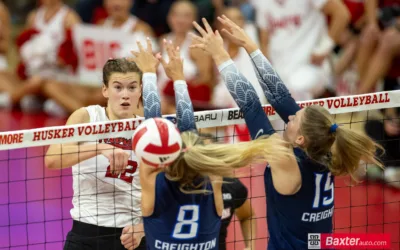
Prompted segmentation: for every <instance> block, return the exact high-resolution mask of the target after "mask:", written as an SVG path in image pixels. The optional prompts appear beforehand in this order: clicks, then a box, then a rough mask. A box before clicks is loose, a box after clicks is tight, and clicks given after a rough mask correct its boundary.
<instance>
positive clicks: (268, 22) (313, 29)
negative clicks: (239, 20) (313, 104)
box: [254, 0, 350, 101]
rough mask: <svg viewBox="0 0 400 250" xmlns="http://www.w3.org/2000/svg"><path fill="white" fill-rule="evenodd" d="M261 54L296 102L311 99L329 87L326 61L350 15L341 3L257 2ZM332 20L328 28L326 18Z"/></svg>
mask: <svg viewBox="0 0 400 250" xmlns="http://www.w3.org/2000/svg"><path fill="white" fill-rule="evenodd" d="M254 4H255V5H256V6H257V25H258V26H259V27H260V29H261V30H262V31H261V33H260V40H261V50H262V52H263V53H264V55H266V56H267V57H268V58H269V60H270V61H271V63H272V64H273V65H274V68H275V69H276V71H277V72H278V74H279V75H280V76H281V78H282V80H283V81H284V82H285V84H286V86H287V87H288V89H289V90H290V92H291V93H292V95H293V96H294V97H295V99H296V100H299V101H300V100H304V99H307V100H308V99H312V98H313V97H317V96H319V95H320V94H321V93H322V92H323V91H324V90H325V87H328V81H329V64H328V61H327V58H328V56H329V55H330V53H331V51H332V49H333V48H334V46H335V43H336V42H339V40H340V36H341V34H342V32H343V31H344V30H345V29H346V27H347V25H348V23H349V20H350V15H349V13H348V10H347V8H346V6H345V5H344V4H343V3H342V2H341V1H338V0H264V1H255V3H254ZM327 17H329V18H330V26H329V28H328V27H327V23H326V18H327Z"/></svg>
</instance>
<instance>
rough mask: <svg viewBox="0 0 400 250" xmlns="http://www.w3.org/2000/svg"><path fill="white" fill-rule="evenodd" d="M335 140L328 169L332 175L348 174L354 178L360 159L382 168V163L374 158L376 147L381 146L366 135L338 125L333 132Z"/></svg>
mask: <svg viewBox="0 0 400 250" xmlns="http://www.w3.org/2000/svg"><path fill="white" fill-rule="evenodd" d="M335 134H336V135H335V137H336V140H335V142H334V144H333V147H332V162H331V164H330V165H329V169H330V171H331V172H332V174H334V175H337V176H339V175H346V174H349V175H350V176H351V177H352V179H353V180H356V178H355V176H354V173H355V172H356V171H357V169H358V167H359V164H360V160H363V161H364V162H366V163H370V164H375V165H377V166H379V167H382V168H383V164H382V163H381V162H380V161H379V160H378V159H377V158H376V151H377V149H378V148H379V149H381V150H382V152H383V148H382V147H381V146H380V145H378V144H377V143H375V142H374V141H373V140H372V139H371V138H370V137H368V136H367V135H365V134H363V133H361V132H358V131H354V130H351V129H349V128H346V127H338V128H337V129H336V132H335Z"/></svg>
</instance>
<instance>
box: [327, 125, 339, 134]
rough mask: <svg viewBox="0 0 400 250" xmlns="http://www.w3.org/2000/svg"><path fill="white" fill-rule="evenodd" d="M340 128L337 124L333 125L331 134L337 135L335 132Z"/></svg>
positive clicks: (330, 130) (330, 129)
mask: <svg viewBox="0 0 400 250" xmlns="http://www.w3.org/2000/svg"><path fill="white" fill-rule="evenodd" d="M338 127H339V126H338V125H337V124H336V123H334V124H332V125H331V127H330V128H329V133H335V132H336V129H337V128H338Z"/></svg>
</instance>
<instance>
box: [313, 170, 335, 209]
mask: <svg viewBox="0 0 400 250" xmlns="http://www.w3.org/2000/svg"><path fill="white" fill-rule="evenodd" d="M324 177H325V178H324ZM323 180H325V183H323ZM321 184H322V186H321ZM322 188H323V190H322ZM325 192H326V193H328V192H329V194H326V195H324V193H325ZM321 198H322V205H323V206H329V205H331V204H332V203H333V198H334V185H333V182H332V176H331V173H327V174H315V196H314V202H313V208H319V207H320V205H321Z"/></svg>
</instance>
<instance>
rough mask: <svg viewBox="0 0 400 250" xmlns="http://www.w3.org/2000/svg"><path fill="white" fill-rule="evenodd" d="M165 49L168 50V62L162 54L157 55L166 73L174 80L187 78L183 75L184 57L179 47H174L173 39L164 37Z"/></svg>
mask: <svg viewBox="0 0 400 250" xmlns="http://www.w3.org/2000/svg"><path fill="white" fill-rule="evenodd" d="M164 49H165V50H166V51H167V54H168V58H169V61H168V62H166V61H165V60H164V58H162V57H161V55H157V57H158V59H159V60H160V61H161V64H162V66H163V68H164V70H165V74H166V75H167V76H168V77H169V78H170V79H171V80H172V81H176V80H185V77H184V75H183V59H182V58H181V57H180V51H179V47H177V48H176V49H175V48H174V46H173V44H172V42H171V41H169V42H167V41H166V40H165V39H164Z"/></svg>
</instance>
